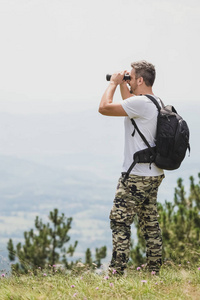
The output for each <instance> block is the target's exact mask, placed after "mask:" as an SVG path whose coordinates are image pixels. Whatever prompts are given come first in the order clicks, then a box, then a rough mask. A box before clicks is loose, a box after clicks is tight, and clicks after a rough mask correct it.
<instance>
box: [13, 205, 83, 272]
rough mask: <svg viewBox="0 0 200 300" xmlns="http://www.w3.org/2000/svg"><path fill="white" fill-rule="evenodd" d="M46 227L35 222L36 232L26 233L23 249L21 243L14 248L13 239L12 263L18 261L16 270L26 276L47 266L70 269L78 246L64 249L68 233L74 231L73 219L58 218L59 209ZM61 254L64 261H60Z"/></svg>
mask: <svg viewBox="0 0 200 300" xmlns="http://www.w3.org/2000/svg"><path fill="white" fill-rule="evenodd" d="M49 220H50V222H48V223H47V224H44V223H43V222H42V220H39V217H38V216H37V217H36V219H35V228H36V229H34V230H33V229H31V230H30V231H29V232H24V239H25V241H24V245H22V244H21V243H18V244H17V245H16V249H15V248H14V245H13V241H12V239H10V240H9V242H8V246H7V249H8V251H9V259H10V261H14V260H15V258H17V260H18V262H17V263H15V264H13V270H17V271H19V272H27V271H28V270H29V269H35V268H36V267H40V268H44V267H45V266H46V265H55V264H57V263H63V264H65V266H66V267H69V264H68V261H67V254H69V255H70V256H72V255H73V253H74V251H75V248H76V246H77V244H78V242H77V241H75V243H74V245H70V246H69V248H68V249H67V250H66V249H65V244H66V243H68V242H69V240H70V237H69V235H68V231H69V230H70V229H71V223H72V218H66V217H65V216H64V214H62V215H61V216H59V215H58V209H54V211H51V212H50V214H49ZM61 253H63V255H62V259H60V256H61Z"/></svg>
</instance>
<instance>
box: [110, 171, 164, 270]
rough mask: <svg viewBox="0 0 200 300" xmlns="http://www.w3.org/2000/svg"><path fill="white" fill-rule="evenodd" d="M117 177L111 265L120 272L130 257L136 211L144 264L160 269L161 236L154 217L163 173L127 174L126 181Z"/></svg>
mask: <svg viewBox="0 0 200 300" xmlns="http://www.w3.org/2000/svg"><path fill="white" fill-rule="evenodd" d="M122 178H123V177H122V176H121V177H120V179H119V182H118V186H117V191H116V195H115V199H114V204H113V208H112V210H111V212H110V226H111V230H112V242H113V252H112V260H111V264H110V267H112V268H114V269H116V270H117V271H118V272H123V270H124V269H125V268H126V264H127V262H128V260H129V252H130V237H131V224H132V223H133V221H134V217H135V215H136V214H137V216H138V220H139V225H140V228H141V231H142V232H143V234H144V238H145V241H146V256H147V267H148V269H149V271H159V268H160V266H161V264H162V236H161V230H160V227H159V223H158V220H157V191H158V187H159V185H160V183H161V182H162V179H163V178H164V175H160V176H137V175H132V174H131V175H130V176H129V178H128V179H127V181H126V183H125V185H123V183H122Z"/></svg>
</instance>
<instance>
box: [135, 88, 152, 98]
mask: <svg viewBox="0 0 200 300" xmlns="http://www.w3.org/2000/svg"><path fill="white" fill-rule="evenodd" d="M146 94H147V95H153V91H152V87H143V88H141V89H140V88H139V89H138V90H137V91H136V93H135V95H137V96H139V95H146Z"/></svg>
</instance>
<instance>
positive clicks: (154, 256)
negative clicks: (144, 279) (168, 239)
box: [138, 176, 162, 272]
mask: <svg viewBox="0 0 200 300" xmlns="http://www.w3.org/2000/svg"><path fill="white" fill-rule="evenodd" d="M161 181H162V177H160V176H158V177H157V178H156V177H153V178H152V180H151V191H150V192H149V195H148V197H147V198H146V200H145V201H144V202H143V204H142V206H141V209H140V210H139V213H138V217H139V223H140V226H141V230H142V231H143V233H144V238H145V241H146V256H147V267H148V270H149V271H155V272H159V269H160V266H161V265H162V236H161V230H160V227H159V223H158V220H157V217H158V213H157V191H158V187H159V185H160V183H161Z"/></svg>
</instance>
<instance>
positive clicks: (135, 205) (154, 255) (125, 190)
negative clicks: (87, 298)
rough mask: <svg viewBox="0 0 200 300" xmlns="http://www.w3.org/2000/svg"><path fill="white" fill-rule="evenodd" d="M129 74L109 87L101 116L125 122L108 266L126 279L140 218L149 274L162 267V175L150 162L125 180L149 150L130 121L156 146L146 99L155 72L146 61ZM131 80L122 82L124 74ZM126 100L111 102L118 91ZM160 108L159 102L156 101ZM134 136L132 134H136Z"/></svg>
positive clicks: (153, 117) (154, 120)
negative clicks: (159, 200)
mask: <svg viewBox="0 0 200 300" xmlns="http://www.w3.org/2000/svg"><path fill="white" fill-rule="evenodd" d="M131 66H132V69H131V72H130V73H129V72H127V71H122V72H118V73H115V74H113V75H112V77H111V80H110V83H109V86H108V88H107V89H106V91H105V92H104V94H103V97H102V99H101V102H100V106H99V112H100V113H101V114H103V115H107V116H123V117H125V121H124V124H125V146H124V163H123V169H122V176H121V177H120V178H119V182H118V186H117V191H116V195H115V199H114V204H113V208H112V210H111V213H110V226H111V230H112V241H113V252H112V260H111V264H110V267H111V268H113V269H115V270H116V271H117V273H119V274H123V271H124V269H125V268H126V265H127V262H128V260H129V252H130V237H131V224H132V223H133V220H134V217H135V215H136V214H137V216H138V220H139V224H140V226H141V230H142V232H143V234H144V238H145V241H146V256H147V268H148V270H149V271H150V272H151V271H155V272H159V268H160V266H161V264H162V236H161V231H160V228H159V224H158V220H157V191H158V187H159V185H160V183H161V181H162V179H163V178H164V174H163V170H161V169H159V168H157V167H156V165H155V164H154V163H152V165H151V168H150V167H149V163H138V164H136V165H135V167H134V168H133V169H132V171H131V173H130V175H129V177H128V179H127V180H126V182H125V184H123V182H122V180H123V176H124V174H125V173H126V172H127V170H128V168H129V167H130V165H131V164H132V162H133V154H134V153H135V152H137V151H139V150H142V149H145V148H146V147H147V146H146V145H145V143H144V142H143V140H142V138H141V137H140V136H139V134H138V132H137V131H134V127H133V125H132V122H131V120H130V119H131V118H133V119H134V120H135V122H136V124H137V126H138V128H139V129H140V131H141V132H142V133H143V135H144V136H145V138H146V139H147V141H148V142H149V144H150V145H151V146H154V145H155V136H156V126H157V115H158V110H157V108H156V106H155V104H154V103H152V101H151V100H150V99H148V98H147V97H146V96H145V95H146V94H149V95H154V94H153V91H152V86H153V83H154V80H155V68H154V66H153V65H152V64H150V63H148V62H146V61H139V62H135V63H132V64H131ZM127 73H128V74H129V75H130V80H127V81H124V80H123V78H124V75H125V74H127ZM118 85H119V86H120V91H121V96H122V99H123V100H122V101H120V102H119V103H113V96H114V93H115V91H116V88H117V86H118ZM154 97H155V99H156V100H157V101H158V103H159V104H160V101H159V99H158V98H157V97H156V96H154ZM133 132H134V134H133Z"/></svg>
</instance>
